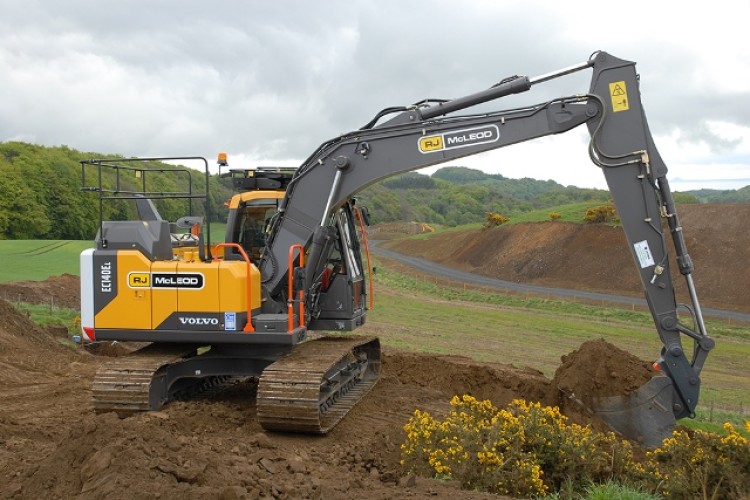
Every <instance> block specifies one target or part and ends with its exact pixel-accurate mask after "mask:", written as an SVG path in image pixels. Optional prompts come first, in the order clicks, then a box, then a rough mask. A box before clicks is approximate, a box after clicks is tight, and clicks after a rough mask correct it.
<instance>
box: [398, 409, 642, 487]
mask: <svg viewBox="0 0 750 500" xmlns="http://www.w3.org/2000/svg"><path fill="white" fill-rule="evenodd" d="M451 407H452V410H451V411H450V412H449V414H448V415H447V416H446V418H445V419H444V420H442V421H441V420H437V419H435V418H433V417H432V416H431V415H430V414H429V413H427V412H422V411H419V410H416V411H415V413H414V416H413V417H412V418H411V419H410V420H409V422H408V423H407V424H406V426H405V428H404V429H405V430H406V433H407V439H406V442H405V443H404V444H403V445H402V446H401V452H402V463H403V464H404V465H405V466H407V467H408V468H409V469H411V470H412V471H414V472H417V473H420V474H423V475H429V476H432V475H438V476H441V477H447V478H453V479H456V480H458V481H460V483H461V485H462V487H464V488H468V489H480V490H484V491H489V492H493V493H500V494H505V495H512V496H517V497H529V496H545V495H546V494H547V493H549V492H551V491H557V490H558V489H559V488H560V486H561V485H562V484H563V483H566V484H569V485H570V483H571V481H572V482H573V483H572V485H573V487H574V489H576V490H577V491H583V490H584V488H585V487H587V486H588V485H590V484H592V483H601V482H604V481H607V480H608V479H611V478H618V477H620V476H624V475H628V474H630V472H631V469H632V470H637V469H638V467H639V465H638V464H635V463H634V462H633V460H632V448H631V446H630V444H629V443H628V442H627V441H623V440H621V439H618V438H617V437H616V436H615V435H614V434H613V433H607V434H603V433H596V432H592V430H591V429H590V428H589V427H582V426H579V425H577V424H569V423H568V422H567V417H565V416H564V415H562V414H561V413H560V410H559V409H558V408H556V407H548V406H544V407H543V406H541V405H540V404H539V403H533V404H530V403H527V402H525V401H523V400H514V401H513V402H512V403H511V404H510V405H508V407H507V408H506V409H503V410H499V409H497V408H495V407H494V406H493V405H492V404H491V403H490V402H489V401H478V400H476V399H475V398H473V397H471V396H462V397H458V396H456V397H454V398H453V399H452V400H451Z"/></svg>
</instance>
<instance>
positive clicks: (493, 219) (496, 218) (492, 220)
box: [483, 212, 510, 229]
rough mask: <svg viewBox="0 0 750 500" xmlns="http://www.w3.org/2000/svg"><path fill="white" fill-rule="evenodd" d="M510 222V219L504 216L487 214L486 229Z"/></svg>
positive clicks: (485, 219) (493, 213)
mask: <svg viewBox="0 0 750 500" xmlns="http://www.w3.org/2000/svg"><path fill="white" fill-rule="evenodd" d="M508 221H510V219H509V218H508V217H506V216H504V215H500V214H498V213H495V212H487V213H486V214H485V216H484V226H483V227H484V228H485V229H489V228H491V227H496V226H500V225H502V224H505V223H506V222H508Z"/></svg>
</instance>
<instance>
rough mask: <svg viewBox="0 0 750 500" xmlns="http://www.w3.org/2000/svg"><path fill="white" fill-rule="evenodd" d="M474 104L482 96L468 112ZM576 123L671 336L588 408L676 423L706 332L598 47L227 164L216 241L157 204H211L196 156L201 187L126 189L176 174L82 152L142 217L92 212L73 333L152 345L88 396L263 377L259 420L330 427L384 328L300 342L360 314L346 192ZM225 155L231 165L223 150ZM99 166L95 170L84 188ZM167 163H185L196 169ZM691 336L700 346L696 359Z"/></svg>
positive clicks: (374, 371) (124, 408) (632, 426)
mask: <svg viewBox="0 0 750 500" xmlns="http://www.w3.org/2000/svg"><path fill="white" fill-rule="evenodd" d="M589 69H590V70H592V77H591V84H590V88H589V89H588V90H587V91H584V92H582V93H580V94H578V95H573V96H567V97H559V98H556V99H552V100H550V101H547V102H543V103H540V104H534V105H528V106H525V107H521V108H516V109H507V110H498V111H487V110H486V109H487V106H486V105H487V103H491V102H494V101H496V100H498V99H500V98H502V97H504V96H508V95H511V94H517V93H522V92H525V91H527V90H529V89H530V88H531V87H532V86H535V85H541V84H544V83H545V82H547V81H549V80H552V79H556V78H560V77H563V76H565V75H568V74H570V73H573V72H577V71H583V70H589ZM479 105H485V106H482V108H481V110H479V109H476V107H477V106H479ZM472 108H474V109H473V110H472ZM465 110H472V111H473V112H469V113H467V112H466V111H465ZM579 125H586V127H587V128H588V130H589V133H590V136H591V140H590V144H589V156H590V158H591V160H592V162H593V163H594V164H595V165H596V166H597V167H599V168H600V169H601V171H602V173H603V174H604V176H605V178H606V181H607V184H608V186H609V189H610V191H611V194H612V197H613V199H614V203H615V205H616V208H617V211H618V214H619V216H620V220H621V222H622V227H623V229H624V231H625V234H626V236H627V241H628V245H629V247H630V250H631V252H632V255H633V258H634V263H635V266H636V268H637V270H638V272H639V273H640V276H641V281H642V284H643V290H644V293H645V295H646V299H647V301H648V304H649V308H650V311H651V314H652V315H653V318H654V325H655V327H656V331H657V334H658V336H659V338H660V340H661V342H662V344H663V349H662V351H661V353H660V356H659V357H658V361H657V363H656V364H657V365H658V366H659V367H660V369H661V375H660V376H655V377H654V378H653V379H652V380H651V381H650V382H648V383H647V384H645V386H643V387H642V388H640V389H639V390H637V391H635V392H634V393H632V394H628V395H622V396H614V397H612V398H604V399H602V400H601V401H599V402H597V403H596V407H595V408H591V410H592V411H593V412H595V413H596V414H598V415H599V416H600V417H601V418H602V419H604V420H605V421H606V422H608V423H609V425H610V426H611V427H612V428H613V429H615V430H617V431H619V432H620V433H621V434H623V435H624V436H626V437H628V438H631V439H637V440H639V441H641V442H643V443H645V444H646V445H654V446H655V445H657V444H659V443H660V442H661V439H662V438H663V437H665V436H667V435H668V434H669V433H670V432H671V430H672V428H673V427H674V425H675V422H676V419H680V418H683V417H690V416H694V410H695V407H696V405H697V403H698V395H699V390H700V372H701V369H702V367H703V364H704V361H705V359H706V357H707V355H708V352H709V351H710V350H711V349H712V347H713V340H712V339H711V337H710V336H709V335H708V333H707V331H706V327H705V324H704V321H703V317H702V313H701V309H700V305H699V303H698V298H697V294H696V291H695V286H694V284H693V280H692V276H691V273H692V270H693V264H692V261H691V259H690V256H689V255H688V252H687V248H686V245H685V240H684V237H683V234H682V227H681V225H680V222H679V219H678V216H677V212H676V209H675V204H674V200H673V197H672V193H671V190H670V188H669V183H668V181H667V177H666V174H667V168H666V166H665V164H664V162H663V160H662V158H661V157H660V155H659V153H658V151H657V150H656V147H655V145H654V143H653V139H652V137H651V134H650V132H649V128H648V125H647V122H646V117H645V114H644V111H643V108H642V103H641V99H640V89H639V76H638V74H637V73H636V69H635V63H634V62H631V61H626V60H622V59H619V58H616V57H614V56H612V55H610V54H607V53H605V52H595V53H594V54H593V55H592V56H591V57H590V58H589V59H588V60H587V61H585V62H583V63H580V64H577V65H574V66H570V67H567V68H563V69H561V70H557V71H554V72H551V73H548V74H545V75H541V76H538V77H533V78H529V77H526V76H512V77H509V78H505V79H503V80H501V81H500V82H498V83H496V84H494V85H492V86H491V87H490V88H488V89H485V90H482V91H479V92H477V93H474V94H470V95H467V96H465V97H461V98H457V99H451V100H436V99H431V100H426V101H421V102H418V103H416V104H413V105H409V106H400V107H392V108H387V109H384V110H383V111H381V112H380V113H378V114H377V115H376V116H375V117H374V118H373V119H372V120H371V121H370V122H369V123H367V124H366V125H364V126H363V127H360V128H358V129H356V130H353V131H352V132H348V133H345V134H343V135H341V136H338V137H335V138H333V139H331V140H328V141H326V142H324V143H323V144H321V145H320V146H319V147H318V148H317V149H316V150H315V151H314V152H313V153H312V154H311V155H310V156H309V157H308V158H307V159H306V160H305V161H304V162H303V163H302V164H301V165H300V166H299V168H296V169H292V170H288V169H274V168H266V169H256V170H230V171H229V172H228V173H224V174H222V175H223V176H225V177H231V179H232V182H233V183H234V186H235V188H236V189H237V194H235V195H234V197H233V198H232V199H231V202H230V203H229V216H228V219H227V229H226V236H225V241H224V242H221V243H218V244H213V243H212V242H211V241H210V231H209V230H208V226H209V224H210V218H211V214H210V213H209V204H208V203H206V208H205V211H204V214H205V217H203V218H200V217H195V216H186V217H183V218H181V219H179V220H178V221H176V222H175V223H174V224H172V223H170V222H168V221H165V220H163V219H162V218H161V216H160V215H159V213H158V211H157V210H156V209H155V206H154V204H153V201H152V200H158V199H160V198H165V197H171V198H187V199H189V200H192V199H193V198H201V197H202V198H203V199H204V200H205V199H206V198H207V196H208V185H209V178H210V173H209V166H208V161H207V160H205V159H203V158H201V159H200V160H202V162H203V166H204V172H203V174H202V175H204V176H205V180H206V188H205V193H199V194H194V193H193V192H192V191H190V190H188V191H184V192H172V193H164V192H161V191H159V192H156V191H150V190H149V189H148V188H147V187H146V185H145V182H144V184H143V185H142V186H139V187H138V188H130V189H128V188H125V187H123V185H121V184H120V182H119V180H120V176H121V174H123V173H131V172H134V173H136V174H137V176H138V177H139V178H146V177H152V176H154V175H156V174H157V173H158V174H165V175H167V174H168V172H167V171H171V170H172V169H170V168H165V167H164V166H163V164H160V166H159V167H153V166H151V165H152V164H151V163H149V162H150V161H152V160H154V159H153V158H148V159H127V160H106V159H92V160H84V161H83V162H81V163H82V170H83V171H84V172H83V173H82V179H83V183H84V186H83V188H84V189H86V190H89V191H93V192H96V193H98V195H99V198H100V200H101V202H100V204H101V203H104V202H106V201H108V200H112V199H115V200H120V199H128V200H134V203H135V204H136V206H137V207H138V212H139V220H128V221H104V220H102V221H101V227H100V229H99V232H98V234H97V237H96V240H95V243H96V245H95V247H94V248H91V249H88V250H85V251H84V252H83V253H82V254H81V323H82V332H83V336H84V338H85V340H86V341H115V340H116V341H120V342H145V343H148V344H147V345H146V347H143V348H141V349H139V350H136V351H135V352H133V353H132V354H131V355H129V356H125V357H121V358H117V359H114V360H113V361H112V362H111V363H108V364H106V365H105V366H103V367H102V368H101V369H100V370H99V372H98V373H97V375H96V377H95V380H94V382H93V398H94V407H95V409H96V410H97V411H117V412H118V413H121V414H128V413H132V412H137V411H145V410H153V409H158V408H160V407H161V406H162V405H164V404H165V403H168V402H169V401H171V400H175V399H182V398H190V397H191V396H193V395H194V394H198V393H201V392H203V391H208V390H212V389H214V388H216V387H221V386H222V384H226V383H228V382H229V381H231V380H233V379H235V378H238V377H257V378H258V379H259V381H258V396H257V412H258V419H259V421H260V423H261V424H262V425H263V427H265V428H266V429H271V430H281V431H294V432H311V433H325V432H327V431H328V430H330V429H331V427H333V426H334V425H335V424H336V423H337V422H339V421H340V420H341V418H343V416H344V415H345V414H346V413H347V412H348V411H349V409H350V408H352V407H353V405H354V404H356V402H357V401H359V400H360V399H361V398H362V397H363V396H364V395H365V393H366V392H367V391H368V390H369V389H370V388H372V387H373V385H374V384H375V383H376V381H377V379H378V377H379V372H380V347H379V342H378V339H377V338H363V337H359V336H346V335H329V336H324V337H321V338H315V339H311V338H310V337H312V335H311V332H314V331H326V332H331V331H333V332H346V331H352V330H355V329H356V328H358V327H359V326H361V325H363V324H364V323H365V320H366V315H367V309H368V300H367V299H368V296H371V290H370V288H369V287H368V286H367V285H368V283H371V278H370V277H369V275H368V271H369V269H370V265H369V263H368V262H366V259H365V258H364V255H365V254H366V245H365V243H364V241H365V240H364V238H363V235H364V234H365V226H366V222H367V220H368V214H367V211H366V210H364V209H363V208H362V207H359V206H357V205H356V203H355V198H354V195H355V194H356V193H357V192H358V191H360V190H362V189H363V188H365V187H367V186H369V185H371V184H373V183H375V182H378V181H380V180H382V179H385V178H388V177H390V176H393V175H396V174H400V173H404V172H408V171H412V170H416V169H420V168H424V167H428V166H431V165H435V164H439V163H443V162H446V161H450V160H455V159H457V158H461V157H465V156H469V155H474V154H477V153H481V152H485V151H489V150H492V149H497V148H501V147H505V146H509V145H512V144H515V143H518V142H522V141H527V140H531V139H534V138H538V137H543V136H547V135H550V134H558V133H564V132H567V131H569V130H572V129H574V128H575V127H578V126H579ZM192 159H195V158H192ZM161 160H171V161H175V160H179V161H187V160H191V158H181V159H176V158H162V159H161ZM219 163H220V165H221V166H226V164H227V162H226V158H225V157H220V160H219ZM91 169H94V171H95V173H94V174H93V178H95V179H98V182H93V183H91V184H90V185H89V183H88V182H87V181H86V179H87V178H88V179H91V178H92V174H91V173H90V170H91ZM173 170H174V172H175V173H176V174H175V175H188V176H189V175H191V172H190V171H191V169H184V168H180V167H174V169H173ZM87 171H88V172H89V173H88V176H87ZM107 171H109V173H106V172H107ZM103 172H105V174H103ZM192 172H195V171H192ZM102 179H105V181H102ZM107 179H117V182H116V183H115V184H108V182H109V181H107ZM191 185H192V184H191ZM667 233H669V234H670V235H671V241H672V245H671V247H672V249H673V251H674V253H675V257H676V262H677V270H678V271H679V272H680V274H682V275H683V276H684V278H685V279H686V281H687V287H688V290H689V291H690V299H691V305H690V306H688V307H685V310H686V311H688V312H689V315H690V319H691V321H690V324H691V325H692V326H686V324H685V323H684V322H682V321H681V320H680V318H679V317H678V304H677V303H676V298H675V293H674V286H673V283H672V269H671V268H670V263H669V259H668V255H669V254H668V246H667V239H668V238H667ZM316 337H317V336H316ZM685 337H687V338H688V339H690V340H691V341H692V349H691V350H692V353H690V356H689V357H688V356H687V355H686V352H685V348H684V347H683V345H682V340H683V339H684V338H685ZM499 361H502V360H499Z"/></svg>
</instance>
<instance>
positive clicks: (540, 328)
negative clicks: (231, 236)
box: [368, 262, 750, 427]
mask: <svg viewBox="0 0 750 500" xmlns="http://www.w3.org/2000/svg"><path fill="white" fill-rule="evenodd" d="M375 281H376V283H377V284H378V289H379V290H380V293H376V294H375V308H374V309H373V310H372V311H371V312H370V314H369V317H368V325H371V326H372V327H373V328H374V329H375V330H376V331H375V333H377V334H378V335H379V336H380V337H381V341H382V342H383V343H384V345H386V346H388V345H390V346H392V347H396V348H399V349H405V350H412V351H420V352H432V353H436V354H461V355H464V356H467V357H470V358H472V359H475V360H477V361H483V362H496V363H501V364H512V365H515V366H518V367H523V366H528V367H532V368H535V369H537V370H540V371H541V372H542V373H543V374H544V375H545V376H547V377H552V376H553V375H554V371H555V370H556V368H557V367H558V366H559V364H560V357H561V356H563V355H565V354H567V353H569V352H571V351H573V350H575V349H577V348H578V347H579V346H580V344H581V343H583V342H584V341H586V340H590V339H595V338H604V339H605V340H607V341H608V342H610V343H612V344H614V345H616V346H617V347H620V348H621V349H624V350H626V351H628V352H631V353H633V354H634V355H636V356H638V357H639V358H641V359H645V360H649V359H653V360H655V359H656V358H657V357H658V355H659V352H660V351H661V346H662V345H661V342H660V340H659V338H658V335H657V333H656V330H655V328H654V325H653V320H652V319H651V315H650V314H649V313H648V312H646V311H639V310H632V309H621V308H616V307H603V306H601V305H591V304H583V303H575V302H566V301H561V300H549V299H545V298H540V297H533V296H528V297H527V296H525V295H518V294H511V293H507V294H506V293H502V292H498V291H496V290H483V289H472V288H467V289H464V288H463V287H462V286H461V285H455V286H452V285H451V284H450V283H447V282H442V281H441V282H437V283H436V282H435V281H434V279H433V280H425V279H420V278H415V277H413V276H408V275H405V274H400V273H398V272H396V271H393V270H391V269H389V266H388V264H387V263H386V264H384V263H382V262H381V263H379V264H378V273H377V275H376V277H375ZM707 327H708V330H709V332H710V333H711V335H712V337H713V338H714V339H715V340H716V343H717V347H716V349H715V350H714V351H713V352H712V353H711V355H710V356H709V358H708V360H707V362H706V365H705V368H704V370H703V372H702V374H701V377H702V381H703V385H702V392H701V400H700V403H699V405H698V408H697V418H696V419H695V420H689V419H685V420H683V421H681V423H683V424H685V425H689V426H693V425H695V426H708V427H711V426H713V425H716V424H718V425H719V426H720V424H721V423H723V422H727V421H729V422H732V423H734V424H737V425H742V423H743V421H744V419H746V418H747V415H748V413H749V412H748V409H749V408H750V390H748V389H750V366H748V364H747V359H750V326H746V325H729V324H726V323H724V322H721V321H716V320H711V319H709V320H707ZM381 332H382V333H381ZM684 342H685V345H686V346H688V345H689V339H687V338H685V339H684Z"/></svg>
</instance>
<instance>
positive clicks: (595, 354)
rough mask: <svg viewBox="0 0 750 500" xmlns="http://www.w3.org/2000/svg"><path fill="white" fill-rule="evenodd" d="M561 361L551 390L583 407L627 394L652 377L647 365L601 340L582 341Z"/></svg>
mask: <svg viewBox="0 0 750 500" xmlns="http://www.w3.org/2000/svg"><path fill="white" fill-rule="evenodd" d="M561 360H562V364H561V365H560V367H559V368H558V369H557V370H556V371H555V376H554V378H553V379H552V387H554V388H555V389H557V390H558V391H561V392H564V393H565V394H567V395H569V396H571V397H574V398H578V399H581V400H583V401H584V402H585V403H591V402H593V401H595V400H596V398H602V397H608V396H624V395H627V394H630V393H631V392H633V391H635V390H637V389H638V388H639V387H641V386H642V385H643V384H645V383H646V382H648V381H649V380H650V379H651V377H652V376H653V372H652V371H651V368H650V367H649V364H648V363H646V362H645V361H643V360H641V359H639V358H637V357H635V356H633V355H632V354H630V353H629V352H627V351H624V350H622V349H620V348H618V347H616V346H614V345H612V344H610V343H609V342H607V341H605V340H604V339H596V340H589V341H586V342H584V343H583V344H581V347H579V348H578V349H576V350H575V351H573V352H571V353H570V354H566V355H565V356H563V357H562V359H561Z"/></svg>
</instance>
